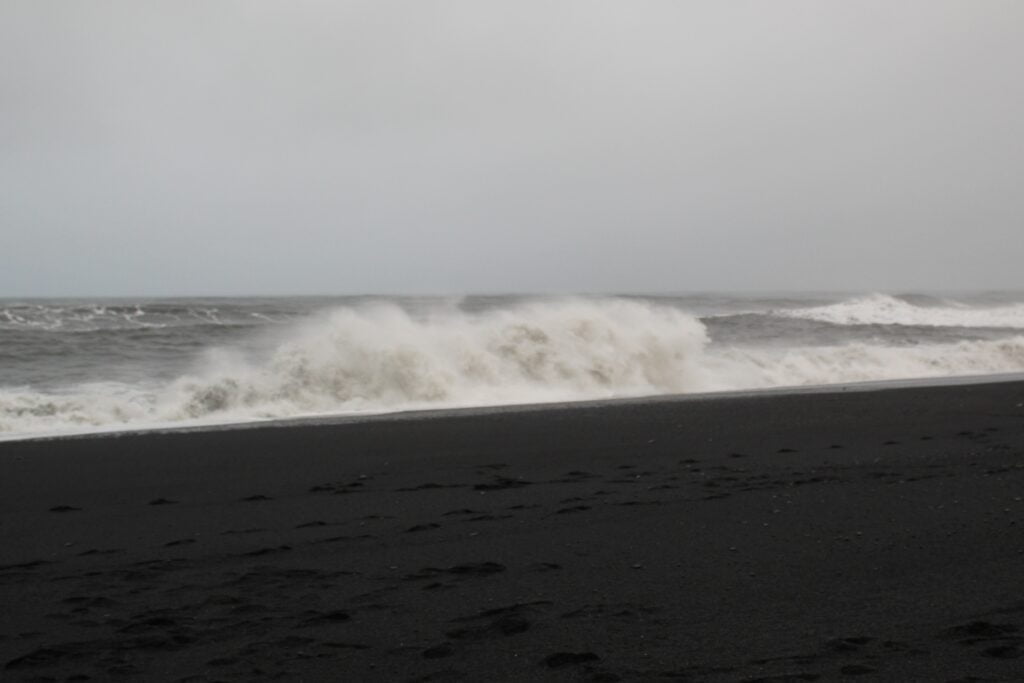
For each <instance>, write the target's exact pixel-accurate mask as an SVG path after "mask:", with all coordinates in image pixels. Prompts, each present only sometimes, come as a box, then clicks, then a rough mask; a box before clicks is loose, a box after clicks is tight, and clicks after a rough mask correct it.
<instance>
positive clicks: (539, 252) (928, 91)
mask: <svg viewBox="0 0 1024 683" xmlns="http://www.w3.org/2000/svg"><path fill="white" fill-rule="evenodd" d="M1022 64H1024V3H1021V2H1017V1H1016V0H1006V1H1000V0H984V1H979V0H963V1H960V2H949V1H945V0H907V1H903V2H892V1H891V0H885V1H878V0H873V1H864V2H846V1H829V0H807V1H803V2H792V1H788V2H784V1H779V2H757V1H747V2H739V1H737V2H717V1H716V2H710V1H709V2H675V1H664V2H656V1H637V2H603V1H600V0H579V1H562V2H537V1H523V0H519V1H517V2H481V1H480V0H472V1H456V0H446V1H440V0H439V1H430V0H427V1H413V0H410V1H408V2H387V1H381V0H373V1H367V2H355V1H350V2H327V1H317V0H306V1H298V2H293V1H290V2H283V1H282V2H267V1H265V0H246V1H241V0H238V1H235V2H228V1H222V2H138V1H125V2H103V1H101V0H95V1H93V2H57V1H44V0H6V1H5V2H4V3H3V4H2V5H0V251H2V254H3V261H2V263H3V268H2V269H0V296H4V295H6V296H27V295H105V294H122V295H155V294H247V293H268V294H287V293H362V292H391V293H400V292H408V293H416V292H435V293H456V292H467V291H472V292H484V291H519V292H536V291H602V292H610V291H646V292H654V291H685V290H722V289H725V290H740V289H875V290H893V289H922V288H930V289H936V288H938V289H951V288H1007V287H1018V288H1019V287H1020V286H1022V282H1021V277H1020V275H1019V273H1020V266H1019V260H1020V253H1021V250H1020V247H1019V243H1020V242H1021V223H1022V218H1024V193H1022V192H1021V190H1020V185H1021V178H1022V177H1024V173H1022V172H1024V92H1022V89H1024V86H1022V84H1024V80H1022V78H1021V75H1020V68H1021V65H1022Z"/></svg>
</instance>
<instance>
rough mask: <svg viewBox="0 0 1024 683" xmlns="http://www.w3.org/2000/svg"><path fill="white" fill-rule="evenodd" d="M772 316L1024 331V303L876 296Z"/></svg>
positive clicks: (843, 321)
mask: <svg viewBox="0 0 1024 683" xmlns="http://www.w3.org/2000/svg"><path fill="white" fill-rule="evenodd" d="M772 313H773V314H775V315H779V316H783V317H787V318H803V319H805V320H817V321H820V322H826V323H832V324H834V325H913V326H918V327H1003V328H1013V329H1024V304H1011V305H1006V306H993V307H987V308H977V307H973V306H966V305H963V304H956V303H952V302H951V303H948V304H947V305H944V306H915V305H914V304H911V303H909V302H907V301H904V300H902V299H898V298H896V297H894V296H889V295H888V294H872V295H870V296H865V297H858V298H855V299H850V300H847V301H841V302H839V303H836V304H830V305H827V306H814V307H811V308H794V309H787V310H777V311H772Z"/></svg>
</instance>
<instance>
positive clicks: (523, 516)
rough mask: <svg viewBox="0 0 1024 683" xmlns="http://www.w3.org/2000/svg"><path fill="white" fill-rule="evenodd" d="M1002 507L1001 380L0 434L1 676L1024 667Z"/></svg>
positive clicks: (530, 674) (1017, 549)
mask: <svg viewBox="0 0 1024 683" xmlns="http://www.w3.org/2000/svg"><path fill="white" fill-rule="evenodd" d="M1022 496H1024V383H1021V382H997V383H978V384H969V385H934V386H918V387H897V388H878V389H873V390H857V391H852V390H851V391H844V390H841V389H836V390H835V391H831V392H820V391H813V392H806V393H801V392H795V393H766V394H752V395H747V396H726V397H702V398H670V399H651V400H631V401H622V402H610V403H605V404H578V405H564V406H538V407H531V408H518V409H509V410H496V409H491V410H479V411H465V412H452V413H448V414H443V415H416V414H410V415H399V416H381V417H376V418H368V419H365V420H358V421H353V420H338V421H322V422H308V423H303V424H291V425H274V424H269V425H261V426H252V427H247V428H234V429H209V430H202V431H182V432H166V433H138V434H122V435H100V436H84V437H76V438H64V439H51V440H37V441H23V442H7V443H0V607H2V611H3V618H2V619H0V679H3V680H12V681H21V680H25V681H51V680H52V681H75V680H77V681H86V680H110V679H112V678H123V679H125V680H147V681H149V680H152V681H232V680H238V681H257V680H271V679H276V680H309V681H318V680H324V681H333V680H349V681H401V680H420V681H428V680H429V681H455V680H465V681H481V680H552V681H555V680H557V681H565V680H580V681H618V680H623V681H631V680H678V681H687V680H695V681H719V680H721V681H736V680H748V681H754V680H775V681H783V680H793V681H796V680H806V681H812V680H836V679H842V678H849V677H854V676H863V677H864V678H865V679H871V680H936V681H953V680H1019V678H1020V676H1021V675H1022V672H1024V657H1021V655H1022V654H1024V583H1022V581H1021V577H1024V502H1022ZM970 676H975V677H976V678H973V679H969V677H970Z"/></svg>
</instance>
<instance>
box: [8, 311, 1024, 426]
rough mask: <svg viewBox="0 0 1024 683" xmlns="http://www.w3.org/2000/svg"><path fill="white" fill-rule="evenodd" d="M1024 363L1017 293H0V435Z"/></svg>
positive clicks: (987, 370)
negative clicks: (441, 295)
mask: <svg viewBox="0 0 1024 683" xmlns="http://www.w3.org/2000/svg"><path fill="white" fill-rule="evenodd" d="M1021 371H1024V292H1016V293H1006V292H999V293H984V294H981V293H973V294H948V295H936V294H899V295H890V294H880V293H872V294H844V295H838V294H778V295H771V296H763V295H762V296H752V295H736V294H700V295H679V296H674V295H672V296H670V295H664V296H557V297H544V296H529V297H524V296H466V297H447V298H439V297H291V298H175V299H171V298H166V299H95V300H93V299H90V300H85V299H61V300H57V299H45V300H44V299H26V300H17V299H0V439H11V438H24V437H31V436H41V435H54V434H64V433H81V432H91V431H111V430H114V431H117V430H126V429H144V428H157V427H168V426H187V425H204V424H227V423H237V422H249V421H256V420H266V419H275V418H290V417H299V416H315V415H346V414H358V413H380V412H390V411H401V410H410V409H422V408H441V407H466V406H483V405H504V404H522V403H536V402H548V401H573V400H588V399H607V398H616V397H637V396H649V395H663V394H677V393H693V392H716V391H730V390H751V389H766V388H774V387H792V386H807V385H827V384H836V383H852V382H861V381H872V380H892V379H913V378H935V377H955V376H960V375H982V374H993V373H1015V372H1021Z"/></svg>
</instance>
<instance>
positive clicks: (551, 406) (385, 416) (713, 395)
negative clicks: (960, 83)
mask: <svg viewBox="0 0 1024 683" xmlns="http://www.w3.org/2000/svg"><path fill="white" fill-rule="evenodd" d="M1020 381H1024V372H1003V373H992V374H983V375H951V376H946V377H910V378H904V379H890V380H864V381H861V382H846V383H842V384H809V385H792V386H780V387H767V388H760V389H731V390H723V391H706V392H692V393H676V394H646V395H641V396H620V397H612V398H591V399H580V400H573V401H550V402H540V403H504V404H495V405H465V406H445V407H430V406H424V407H414V408H401V409H397V410H382V411H367V412H357V413H337V414H335V413H326V414H311V415H297V416H293V417H271V418H253V419H247V420H241V421H236V422H232V421H228V422H214V423H202V424H187V423H186V424H178V423H164V424H155V425H152V426H142V427H133V426H124V427H111V428H109V429H107V428H102V427H97V428H95V429H94V430H92V431H85V432H78V431H72V432H59V433H53V434H29V435H27V436H20V435H11V436H5V435H3V434H0V444H4V443H9V442H21V441H50V440H64V439H78V438H106V437H117V436H122V435H135V434H164V433H174V432H187V433H195V432H210V431H230V430H237V429H263V428H290V427H303V426H315V425H321V424H327V425H337V424H350V423H355V422H364V421H376V420H407V419H432V418H446V417H452V416H457V415H465V416H473V415H489V414H493V413H506V412H508V413H512V412H535V411H545V410H572V409H574V408H587V407H602V406H609V405H611V406H614V405H617V404H624V405H628V404H645V403H654V402H662V401H668V402H673V403H675V402H685V401H721V400H726V401H727V400H730V399H735V398H753V397H764V398H771V397H773V396H790V395H806V394H832V393H846V392H862V391H887V390H892V389H903V388H915V387H932V386H935V387H942V386H963V385H975V384H993V383H1004V382H1020Z"/></svg>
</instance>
